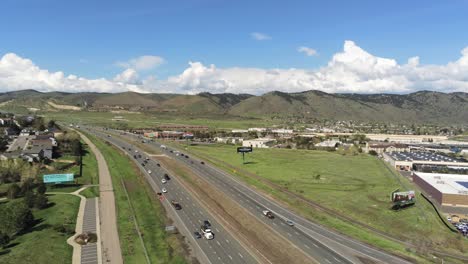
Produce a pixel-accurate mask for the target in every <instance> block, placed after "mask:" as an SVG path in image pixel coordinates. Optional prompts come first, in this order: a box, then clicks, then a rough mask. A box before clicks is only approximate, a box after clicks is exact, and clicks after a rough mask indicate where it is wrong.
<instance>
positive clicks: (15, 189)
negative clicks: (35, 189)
mask: <svg viewBox="0 0 468 264" xmlns="http://www.w3.org/2000/svg"><path fill="white" fill-rule="evenodd" d="M20 192H21V189H20V187H19V186H18V184H16V183H13V184H12V185H10V187H8V191H7V197H8V199H16V198H18V196H19V195H20Z"/></svg>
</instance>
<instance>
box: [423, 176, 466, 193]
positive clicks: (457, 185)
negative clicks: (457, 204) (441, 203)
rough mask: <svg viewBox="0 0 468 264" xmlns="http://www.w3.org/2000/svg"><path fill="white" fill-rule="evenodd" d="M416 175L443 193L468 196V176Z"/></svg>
mask: <svg viewBox="0 0 468 264" xmlns="http://www.w3.org/2000/svg"><path fill="white" fill-rule="evenodd" d="M415 174H416V175H417V176H418V177H419V178H421V179H422V180H424V181H425V182H427V183H428V184H429V185H431V186H432V187H434V188H436V189H437V190H438V191H440V192H441V193H445V194H461V195H467V196H468V175H465V174H442V173H424V172H415ZM467 198H468V197H467Z"/></svg>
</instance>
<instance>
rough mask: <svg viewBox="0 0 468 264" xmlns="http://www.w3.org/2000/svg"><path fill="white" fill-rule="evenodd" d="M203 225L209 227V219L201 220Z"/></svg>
mask: <svg viewBox="0 0 468 264" xmlns="http://www.w3.org/2000/svg"><path fill="white" fill-rule="evenodd" d="M203 226H205V227H207V228H210V227H211V223H210V221H208V220H205V221H203Z"/></svg>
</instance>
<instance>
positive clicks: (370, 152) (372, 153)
mask: <svg viewBox="0 0 468 264" xmlns="http://www.w3.org/2000/svg"><path fill="white" fill-rule="evenodd" d="M369 155H372V156H377V152H376V151H375V150H369Z"/></svg>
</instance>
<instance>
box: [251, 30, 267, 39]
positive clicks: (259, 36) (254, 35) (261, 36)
mask: <svg viewBox="0 0 468 264" xmlns="http://www.w3.org/2000/svg"><path fill="white" fill-rule="evenodd" d="M250 37H252V38H253V39H255V40H270V39H271V37H270V36H268V35H267V34H265V33H260V32H252V33H250Z"/></svg>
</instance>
